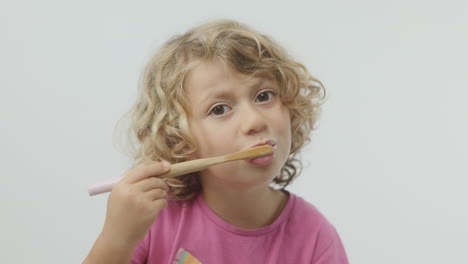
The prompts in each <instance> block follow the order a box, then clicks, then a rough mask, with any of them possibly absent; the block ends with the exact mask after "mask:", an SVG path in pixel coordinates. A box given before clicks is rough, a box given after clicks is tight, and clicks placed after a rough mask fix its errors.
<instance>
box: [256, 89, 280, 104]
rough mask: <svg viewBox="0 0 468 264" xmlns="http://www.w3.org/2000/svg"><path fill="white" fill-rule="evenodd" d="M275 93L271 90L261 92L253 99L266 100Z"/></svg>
mask: <svg viewBox="0 0 468 264" xmlns="http://www.w3.org/2000/svg"><path fill="white" fill-rule="evenodd" d="M274 95H275V93H273V92H272V91H266V92H261V93H260V94H258V95H257V98H256V99H255V101H256V102H267V101H270V100H271V99H273V96H274Z"/></svg>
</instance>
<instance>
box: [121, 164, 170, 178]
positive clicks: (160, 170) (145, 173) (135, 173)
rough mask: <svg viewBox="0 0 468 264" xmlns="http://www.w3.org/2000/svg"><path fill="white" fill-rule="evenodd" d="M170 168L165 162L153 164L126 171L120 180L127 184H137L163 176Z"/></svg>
mask: <svg viewBox="0 0 468 264" xmlns="http://www.w3.org/2000/svg"><path fill="white" fill-rule="evenodd" d="M170 167H171V165H170V164H169V163H167V162H155V163H152V164H149V165H145V166H142V167H138V168H134V169H131V170H128V171H127V172H125V173H124V175H123V178H122V180H123V181H125V182H128V183H135V182H139V181H141V180H143V179H145V178H148V177H153V176H158V175H160V174H164V173H166V172H168V171H169V170H170Z"/></svg>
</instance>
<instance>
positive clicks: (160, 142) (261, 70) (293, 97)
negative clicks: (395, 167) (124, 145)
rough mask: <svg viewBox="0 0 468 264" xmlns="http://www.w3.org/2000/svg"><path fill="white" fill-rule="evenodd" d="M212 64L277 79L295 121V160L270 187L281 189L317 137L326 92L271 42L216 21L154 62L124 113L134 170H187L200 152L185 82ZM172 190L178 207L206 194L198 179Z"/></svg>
mask: <svg viewBox="0 0 468 264" xmlns="http://www.w3.org/2000/svg"><path fill="white" fill-rule="evenodd" d="M212 59H218V60H221V61H222V62H224V63H226V64H227V65H228V66H230V67H231V68H232V69H234V70H236V71H237V72H239V73H243V74H248V75H250V76H267V75H268V76H273V77H274V78H275V79H276V81H277V82H278V84H279V87H280V93H279V96H280V98H281V101H282V102H283V104H285V105H286V106H287V107H288V109H289V111H290V118H291V136H292V143H291V152H290V155H289V157H288V160H287V162H286V164H285V165H284V166H283V168H282V169H281V171H280V174H279V175H277V176H276V177H275V178H274V180H273V182H274V183H275V184H276V185H277V186H279V187H281V188H282V189H284V188H285V187H286V186H287V185H288V184H290V183H291V181H292V180H293V179H294V178H295V177H296V176H297V175H298V174H299V173H300V171H301V170H302V162H301V160H300V159H299V158H298V156H297V155H298V154H299V150H300V149H301V148H302V147H303V146H304V145H306V144H307V143H309V142H310V137H309V135H310V132H311V130H315V129H316V128H315V125H316V122H317V119H318V116H319V112H320V109H321V105H322V103H323V102H324V100H325V88H324V86H323V84H322V83H321V82H320V81H319V80H317V79H316V78H314V77H312V76H311V75H310V74H309V72H308V70H307V69H306V67H305V66H304V65H302V64H301V63H299V62H297V61H295V60H293V59H292V58H290V56H289V55H288V53H287V52H286V51H285V50H284V49H283V48H282V47H281V46H280V45H278V44H277V43H276V42H275V41H273V40H272V39H271V38H269V37H268V36H266V35H262V34H260V33H258V32H257V31H255V30H254V29H252V28H250V27H248V26H246V25H244V24H242V23H239V22H236V21H232V20H216V21H212V22H209V23H206V24H202V25H200V26H198V27H195V28H193V29H191V30H189V31H188V32H186V33H185V34H183V35H177V36H175V37H173V38H171V39H170V40H169V41H167V42H166V43H165V44H164V45H163V46H162V47H161V48H160V49H159V51H158V52H157V53H156V54H155V55H154V56H153V57H152V58H151V60H150V61H149V63H148V64H147V66H146V68H145V70H144V72H143V75H142V78H141V80H140V82H141V84H140V89H139V96H138V99H137V102H136V103H135V105H134V106H133V107H132V109H131V110H130V111H129V112H128V113H127V114H131V124H130V126H129V133H132V134H133V136H134V137H135V138H136V140H137V141H138V142H137V145H138V146H137V147H136V148H134V151H135V152H134V153H133V154H132V155H133V159H134V164H133V167H138V166H142V165H145V164H149V163H151V162H155V161H163V160H165V161H168V162H170V163H178V162H182V161H185V160H186V159H187V157H188V156H189V155H190V154H191V153H193V152H194V151H195V150H196V147H197V144H196V142H195V141H194V139H193V137H192V136H191V133H190V130H189V125H188V117H189V115H190V114H191V113H190V107H189V104H188V99H187V97H186V95H185V91H184V87H185V78H186V76H187V74H188V73H189V72H190V71H191V70H192V69H193V68H194V67H195V66H196V65H198V63H199V62H201V61H206V60H212ZM129 136H131V135H129ZM168 183H169V185H170V186H171V194H172V198H174V199H176V200H180V201H186V200H190V199H192V198H193V197H195V195H197V194H198V193H200V192H201V188H202V186H201V184H200V179H199V176H198V175H197V174H196V173H194V174H188V175H181V176H179V177H175V178H173V179H171V180H169V182H168Z"/></svg>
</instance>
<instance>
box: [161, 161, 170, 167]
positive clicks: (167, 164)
mask: <svg viewBox="0 0 468 264" xmlns="http://www.w3.org/2000/svg"><path fill="white" fill-rule="evenodd" d="M162 166H163V168H165V169H168V168H170V167H171V164H169V162H167V161H163V162H162Z"/></svg>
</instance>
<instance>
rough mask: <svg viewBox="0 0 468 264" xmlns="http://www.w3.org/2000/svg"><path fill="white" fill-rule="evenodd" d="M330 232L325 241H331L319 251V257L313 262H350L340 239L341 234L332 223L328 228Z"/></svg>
mask: <svg viewBox="0 0 468 264" xmlns="http://www.w3.org/2000/svg"><path fill="white" fill-rule="evenodd" d="M327 229H328V230H327V231H328V232H326V233H328V234H327V235H326V236H327V238H331V239H325V241H327V240H328V241H329V242H328V245H327V246H325V247H324V249H323V250H322V251H321V252H319V253H318V255H317V257H316V258H314V260H313V262H312V263H313V264H349V262H348V257H347V256H346V252H345V249H344V246H343V243H342V241H341V239H340V236H339V235H338V233H337V232H336V230H335V228H334V227H333V226H331V225H329V226H328V228H327Z"/></svg>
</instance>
